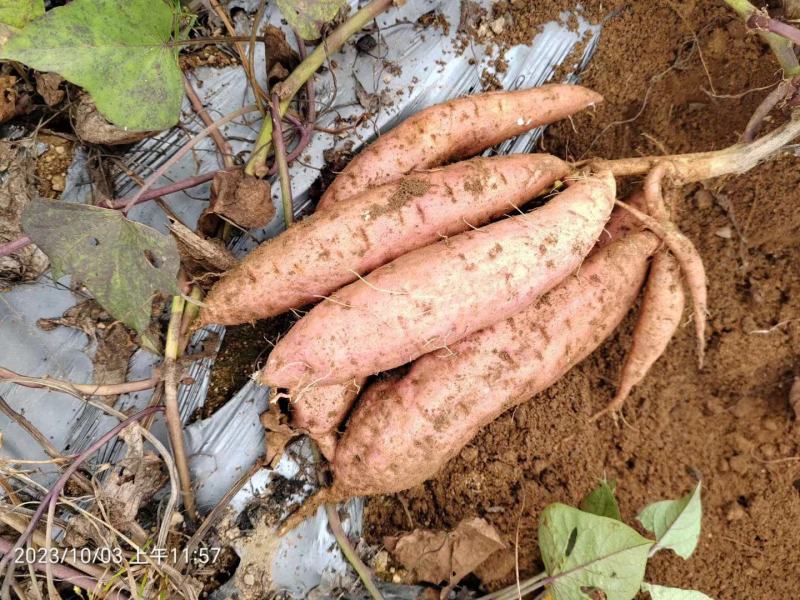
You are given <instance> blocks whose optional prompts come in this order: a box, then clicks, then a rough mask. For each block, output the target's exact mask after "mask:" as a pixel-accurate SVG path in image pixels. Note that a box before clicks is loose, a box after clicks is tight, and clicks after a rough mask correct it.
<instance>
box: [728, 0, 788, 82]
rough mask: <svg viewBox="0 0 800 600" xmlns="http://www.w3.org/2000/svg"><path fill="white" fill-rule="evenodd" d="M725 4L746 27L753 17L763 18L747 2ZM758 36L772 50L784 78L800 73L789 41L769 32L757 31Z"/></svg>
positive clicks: (736, 1) (741, 0)
mask: <svg viewBox="0 0 800 600" xmlns="http://www.w3.org/2000/svg"><path fill="white" fill-rule="evenodd" d="M725 3H726V4H727V5H728V6H730V7H731V8H732V9H733V10H735V11H736V13H737V14H738V15H739V16H740V17H741V18H742V19H743V20H744V21H745V24H746V25H748V21H749V19H750V18H751V17H752V16H753V15H762V16H764V15H763V14H762V13H761V12H760V11H759V10H758V9H757V8H756V7H755V6H754V5H753V4H751V3H750V2H749V1H748V0H725ZM748 26H749V25H748ZM758 34H759V35H760V36H761V39H762V40H764V41H765V42H766V43H767V44H768V45H769V47H770V48H771V49H772V53H773V54H774V55H775V58H776V59H777V60H778V63H779V64H780V65H781V68H782V69H783V73H784V77H791V76H793V75H797V74H798V73H800V62H798V60H797V55H796V54H795V53H794V48H793V47H792V44H791V42H790V41H789V40H787V39H786V38H785V37H783V36H780V35H776V34H774V33H770V32H769V31H759V32H758Z"/></svg>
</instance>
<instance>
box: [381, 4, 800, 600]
mask: <svg viewBox="0 0 800 600" xmlns="http://www.w3.org/2000/svg"><path fill="white" fill-rule="evenodd" d="M571 4H572V2H561V1H557V2H548V3H528V2H518V1H517V0H513V1H512V0H508V1H501V2H498V3H496V4H495V5H494V12H493V13H492V14H490V15H488V16H487V17H486V18H487V19H489V20H493V19H496V18H498V17H499V16H505V17H506V19H505V25H504V28H503V33H502V36H501V37H504V38H506V40H507V42H508V43H514V42H518V41H520V40H525V39H530V38H531V37H533V36H534V35H535V34H536V32H537V31H538V29H539V27H540V25H541V24H542V23H544V22H545V21H546V20H548V19H549V18H553V17H556V18H557V13H558V10H559V9H561V8H567V5H571ZM542 5H546V6H544V7H543V6H542ZM584 5H585V6H586V8H585V11H584V12H585V16H586V17H587V18H589V20H594V21H595V22H596V21H597V19H598V18H600V17H602V16H604V15H607V14H610V13H616V14H615V16H614V17H612V18H609V19H608V21H607V22H606V24H605V27H604V30H603V34H602V38H601V41H600V45H599V48H598V50H597V53H596V55H595V57H594V58H593V60H592V61H591V63H590V66H589V68H588V69H587V71H586V72H585V73H584V74H583V77H582V84H584V85H586V86H588V87H590V88H591V89H594V90H596V91H598V92H600V93H601V94H603V96H604V97H605V102H604V103H603V104H602V105H600V106H599V107H598V108H597V109H596V110H595V111H591V112H584V113H582V114H579V115H577V116H576V117H573V119H572V122H571V123H570V122H565V123H562V124H558V125H556V126H554V127H551V128H550V129H549V131H548V134H547V135H546V137H545V139H544V145H545V147H546V149H547V150H548V151H551V152H553V153H555V154H556V155H558V156H561V157H571V158H581V157H588V156H603V157H605V158H616V157H621V156H636V155H640V154H656V153H674V152H688V151H698V150H708V149H715V148H722V147H724V146H727V145H729V144H731V143H734V142H735V141H736V140H737V138H738V135H739V134H740V133H741V131H742V130H743V129H744V127H745V124H746V123H747V120H748V118H749V116H750V115H751V114H752V112H753V110H754V109H755V107H756V106H757V105H758V103H759V102H760V101H761V99H762V98H763V97H764V96H765V95H766V94H767V93H769V88H765V86H770V85H772V84H775V83H777V81H778V73H777V67H776V63H775V61H774V59H773V57H772V56H771V54H770V52H769V50H768V48H766V47H765V46H763V45H762V44H761V43H760V42H759V41H758V40H757V39H756V38H755V37H754V36H752V35H748V34H747V33H746V32H745V29H744V27H743V25H742V24H741V23H740V22H739V21H738V20H737V18H736V16H735V15H734V14H733V13H732V12H730V11H729V9H728V8H727V7H726V6H725V5H724V3H723V2H721V1H716V0H713V1H708V2H699V1H697V0H683V1H679V0H653V1H650V2H644V1H641V0H640V1H627V2H624V1H622V0H611V1H609V0H604V1H603V2H599V1H590V2H585V3H584ZM601 5H602V6H601ZM537 19H538V21H537ZM777 118H779V117H777ZM768 126H769V124H768ZM634 183H636V182H634V181H629V182H628V186H629V187H632V185H633V184H634ZM799 183H800V159H798V158H797V157H796V156H792V155H791V153H787V154H786V155H784V156H782V157H781V158H779V159H777V160H774V161H770V162H767V163H765V164H763V165H761V166H759V167H758V168H756V169H754V170H753V171H752V172H751V173H748V174H746V175H744V176H741V177H726V178H722V179H716V180H713V181H709V182H706V184H705V185H701V184H697V185H691V186H687V187H686V188H684V189H683V190H682V193H681V194H680V196H679V201H678V205H677V207H676V218H677V221H678V224H679V226H680V227H681V229H682V230H683V231H684V232H685V233H686V234H687V235H688V236H689V237H690V238H691V239H692V240H693V241H694V242H695V244H697V246H698V249H699V251H700V253H701V254H702V255H703V257H704V259H705V263H706V268H707V269H708V278H709V284H710V289H709V300H710V302H709V305H710V310H711V320H710V325H709V329H710V337H709V348H708V356H707V361H706V365H707V366H706V368H705V370H704V371H703V372H702V373H698V372H697V368H696V355H695V340H694V336H693V332H692V327H691V324H690V323H684V324H683V326H682V327H680V328H679V331H678V334H677V336H676V338H675V340H673V342H672V343H671V344H670V345H669V346H668V348H667V351H666V353H665V355H664V356H663V357H662V358H661V359H660V360H659V361H658V362H657V363H656V364H655V366H654V368H653V369H652V370H651V372H650V373H649V375H648V376H647V378H646V379H645V380H644V381H643V382H642V384H641V385H640V386H639V387H637V388H636V389H635V390H634V391H633V393H632V395H631V397H630V398H629V400H628V403H627V405H626V408H625V411H624V415H625V418H626V420H627V421H628V423H629V424H630V426H622V427H615V426H614V425H613V424H612V422H611V421H610V420H609V419H605V420H601V421H600V422H598V423H594V424H593V423H589V422H588V420H589V416H590V415H591V414H592V413H594V412H595V411H597V410H599V409H600V408H602V407H603V406H604V405H605V403H606V402H607V401H608V400H609V399H610V397H611V396H612V394H613V392H614V384H615V381H616V377H617V375H618V373H619V370H620V367H621V365H622V361H623V359H624V356H625V351H626V349H627V348H628V347H629V344H630V340H631V332H632V329H633V323H634V319H633V316H632V315H631V316H629V318H628V320H627V321H626V323H625V325H624V326H623V327H622V328H621V330H620V333H619V335H617V336H616V337H615V338H612V339H611V340H610V341H609V342H607V343H606V344H605V345H604V347H603V348H602V349H601V350H599V351H597V352H596V353H595V354H594V355H592V356H591V357H590V358H589V359H587V360H586V361H584V363H583V364H581V365H580V366H579V367H578V368H576V369H574V370H573V371H572V372H571V373H569V374H568V375H567V376H566V377H565V378H564V379H563V380H561V381H560V382H558V383H557V384H556V385H555V386H553V387H552V388H551V389H550V390H548V391H547V392H545V393H543V394H541V395H539V396H538V397H536V398H535V399H534V400H532V401H531V402H529V403H527V404H524V405H521V406H519V407H517V408H515V409H513V410H511V411H509V412H507V413H506V414H504V415H503V416H501V417H500V418H499V419H498V420H497V421H495V422H494V423H492V424H491V425H489V426H487V427H486V428H485V429H484V430H483V431H482V432H481V434H480V435H479V436H478V437H476V438H475V439H474V440H473V442H472V443H471V444H470V445H469V446H467V447H466V448H465V449H464V450H463V451H462V452H461V454H460V455H459V456H458V457H456V458H455V459H453V460H451V461H450V463H449V464H448V465H447V467H446V468H445V469H444V471H443V472H442V473H441V474H440V475H439V476H438V477H436V478H435V479H433V480H431V481H428V482H426V483H425V484H423V485H420V486H418V487H416V488H413V489H412V490H409V491H407V492H403V493H401V494H398V495H395V496H385V497H379V498H373V499H371V500H370V502H369V503H368V505H367V511H366V531H367V536H368V539H369V540H370V541H372V542H379V541H380V540H381V539H382V537H383V536H385V535H396V534H398V533H399V532H401V531H406V530H408V529H409V528H410V527H412V526H413V527H433V528H451V527H453V526H455V525H456V524H457V523H458V522H459V521H460V520H461V519H462V518H464V517H465V516H479V517H483V518H485V519H487V520H488V521H489V522H490V523H491V524H492V525H494V526H495V527H496V528H497V529H498V531H500V532H501V534H502V535H503V536H504V539H505V540H507V541H510V542H511V543H513V540H514V534H515V528H516V527H517V524H518V523H519V525H520V532H519V540H520V548H519V559H520V574H521V576H522V577H526V576H530V575H532V574H534V573H535V572H538V571H539V570H541V565H540V564H539V563H538V556H539V555H538V550H537V538H536V523H537V520H538V517H539V515H540V513H541V510H542V509H543V508H544V507H545V506H546V505H547V504H548V503H551V502H555V501H559V502H566V503H570V504H577V503H578V502H579V501H580V499H581V497H582V496H583V495H584V494H585V493H586V492H587V491H588V490H589V489H590V488H591V487H592V486H593V484H594V483H595V482H596V480H597V479H598V478H600V477H602V476H603V475H607V476H608V477H610V478H614V479H616V480H617V481H618V486H617V492H618V495H619V498H620V503H621V508H622V512H623V517H624V518H625V519H626V520H628V521H630V520H632V519H633V517H634V516H635V515H636V513H637V511H638V510H639V509H640V508H641V507H643V506H644V505H645V504H647V503H649V502H652V501H654V500H658V499H661V498H668V497H677V496H679V495H681V494H683V493H685V492H686V491H688V490H689V489H690V487H691V486H692V485H693V483H694V481H695V478H696V477H698V476H702V478H703V480H704V484H705V489H704V500H703V501H704V506H705V513H704V519H703V534H702V538H701V541H700V545H699V547H698V549H697V551H696V552H695V554H694V556H693V557H692V558H691V559H690V560H689V561H688V562H687V563H684V562H683V561H682V560H680V559H678V558H676V557H675V556H670V555H667V554H664V555H661V554H660V555H657V556H656V557H655V558H654V560H653V561H652V564H651V566H650V567H649V568H648V573H647V578H648V580H651V581H655V582H657V583H663V584H666V585H672V586H678V587H685V588H689V587H691V588H695V589H699V590H702V591H704V592H705V593H707V594H709V595H710V596H712V597H714V598H718V599H734V598H735V599H739V598H768V597H769V598H789V597H793V596H794V595H796V573H797V572H798V571H800V555H799V554H798V553H797V552H796V551H795V548H796V532H795V527H796V523H797V522H798V520H800V460H799V459H798V457H800V436H798V426H797V425H796V424H795V422H794V415H793V412H792V408H791V407H790V405H789V390H790V387H791V385H792V382H793V380H794V375H795V373H796V372H797V369H798V368H799V367H800V261H798V256H800V212H799V211H797V210H796V207H797V206H798V203H799V202H800V186H799V185H798V184H799ZM623 188H624V186H623ZM409 517H410V518H411V520H412V521H413V524H412V523H409ZM512 581H513V571H512V575H509V576H507V577H506V578H505V579H503V580H500V581H497V582H494V583H493V584H492V587H493V588H497V587H502V586H504V585H508V584H509V583H511V582H512Z"/></svg>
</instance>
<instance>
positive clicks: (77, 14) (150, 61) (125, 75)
mask: <svg viewBox="0 0 800 600" xmlns="http://www.w3.org/2000/svg"><path fill="white" fill-rule="evenodd" d="M173 24H174V15H173V11H172V8H171V7H170V6H169V5H168V4H167V3H166V2H165V1H164V0H74V1H73V2H70V3H69V4H67V5H66V6H61V7H58V8H54V9H53V10H50V11H48V12H47V13H46V14H45V15H44V16H43V17H41V18H39V19H36V20H35V21H33V22H32V23H30V24H29V25H28V26H27V27H25V28H24V29H22V30H21V31H18V32H16V33H14V34H13V35H12V36H11V37H10V38H9V40H8V41H7V42H6V43H5V45H4V46H3V47H2V48H0V59H9V60H17V61H19V62H22V63H25V64H26V65H28V66H29V67H32V68H34V69H38V70H39V71H55V72H56V73H58V74H59V75H61V76H62V77H63V78H64V79H67V80H69V81H71V82H73V83H75V84H77V85H80V86H82V87H84V88H86V90H87V91H88V92H89V94H91V96H92V98H93V99H94V102H95V104H96V105H97V108H98V110H99V111H100V112H101V113H103V115H104V116H105V117H106V118H107V119H108V120H109V121H111V122H112V123H114V124H115V125H117V126H118V127H122V128H123V129H130V130H134V131H147V130H157V129H166V128H168V127H171V126H172V125H174V124H175V123H177V122H178V118H179V116H180V107H181V100H182V98H183V81H182V79H181V78H182V74H181V70H180V68H179V67H178V60H177V53H176V51H175V48H174V47H172V46H171V44H170V40H171V37H172V32H173Z"/></svg>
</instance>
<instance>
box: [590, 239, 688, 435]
mask: <svg viewBox="0 0 800 600" xmlns="http://www.w3.org/2000/svg"><path fill="white" fill-rule="evenodd" d="M685 303H686V298H685V296H684V292H683V285H682V284H681V271H680V266H679V265H678V262H677V261H676V260H675V257H673V256H672V255H671V254H669V253H668V252H667V251H665V250H662V251H661V252H659V253H658V254H657V255H656V256H655V258H654V259H653V263H652V265H651V267H650V274H649V275H648V278H647V287H646V288H645V292H644V298H643V299H642V307H641V310H640V311H639V317H638V319H637V320H636V326H635V328H634V331H633V342H632V343H631V347H630V350H629V351H628V356H627V357H626V359H625V364H624V365H623V367H622V372H621V374H620V381H619V385H618V387H617V393H616V395H615V396H614V398H613V399H612V400H611V402H609V404H608V406H606V407H605V408H604V409H603V410H601V411H600V412H598V413H596V414H595V415H594V416H593V417H592V418H591V419H590V420H591V421H595V420H597V419H598V418H599V417H600V416H602V415H604V414H612V415H615V414H616V413H618V412H619V411H620V410H622V406H623V404H624V402H625V400H626V399H627V398H628V396H629V395H630V393H631V390H632V389H633V388H634V386H636V385H638V384H639V383H640V382H641V381H642V379H644V377H645V375H647V372H648V371H649V370H650V368H651V367H652V366H653V364H654V363H655V362H656V360H658V358H659V357H660V356H661V355H662V354H663V352H664V350H665V349H666V347H667V345H668V344H669V342H670V340H671V339H672V336H673V335H675V331H676V330H677V328H678V325H680V322H681V318H682V316H683V309H684V306H685Z"/></svg>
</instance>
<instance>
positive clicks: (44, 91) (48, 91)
mask: <svg viewBox="0 0 800 600" xmlns="http://www.w3.org/2000/svg"><path fill="white" fill-rule="evenodd" d="M34 77H35V78H36V92H37V93H38V94H39V95H40V96H41V97H42V98H44V103H45V104H47V106H55V105H56V104H58V103H59V102H61V101H62V100H63V99H64V96H65V95H66V92H64V90H62V89H61V84H62V83H64V79H63V78H62V77H61V75H59V74H58V73H39V72H38V71H37V72H36V73H34Z"/></svg>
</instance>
